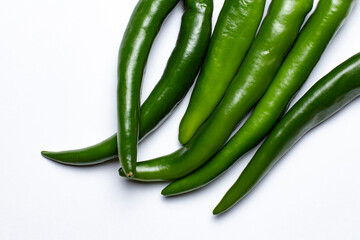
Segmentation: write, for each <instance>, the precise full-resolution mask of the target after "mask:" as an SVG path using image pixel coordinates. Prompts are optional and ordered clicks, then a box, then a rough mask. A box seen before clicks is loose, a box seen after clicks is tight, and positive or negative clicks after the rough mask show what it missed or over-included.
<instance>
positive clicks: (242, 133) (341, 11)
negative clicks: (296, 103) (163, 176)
mask: <svg viewBox="0 0 360 240" xmlns="http://www.w3.org/2000/svg"><path fill="white" fill-rule="evenodd" d="M354 2H355V0H353V1H342V0H332V1H328V0H320V2H319V4H318V6H317V8H316V10H315V12H314V13H313V14H312V16H311V17H310V19H309V20H308V22H307V23H306V25H305V27H304V28H303V29H302V30H301V33H300V35H299V37H298V39H297V40H296V42H295V44H294V46H293V47H292V49H291V51H290V52H289V54H288V56H287V57H286V59H285V61H284V63H283V64H282V66H281V68H280V70H279V72H278V73H277V75H276V77H275V79H274V80H273V82H272V83H271V85H270V87H269V89H268V90H267V91H266V93H265V95H264V96H263V97H262V99H261V100H260V102H259V103H258V104H257V106H256V107H255V109H254V111H253V113H252V115H251V116H250V117H249V119H248V120H247V121H246V122H245V124H244V125H243V126H242V127H241V128H240V130H239V131H238V132H237V133H236V134H235V135H234V136H233V137H232V138H231V140H230V141H229V142H228V143H227V144H226V145H225V146H224V147H223V148H222V149H221V150H220V152H218V153H217V154H216V155H215V156H214V157H213V158H212V159H211V160H210V161H209V162H207V163H206V164H205V165H204V166H203V167H201V168H199V169H198V170H196V171H195V172H193V173H191V174H190V175H188V176H186V177H184V178H183V179H179V180H177V181H175V182H173V183H171V184H170V185H169V186H167V187H166V188H165V189H164V190H163V191H162V194H163V195H166V196H172V195H177V194H182V193H186V192H189V191H192V190H195V189H198V188H200V187H203V186H205V185H206V184H208V183H210V182H211V181H212V180H214V179H215V178H216V177H218V176H220V175H221V174H222V173H223V172H225V171H226V170H227V169H228V168H229V167H231V166H232V164H233V163H234V162H235V161H236V160H237V159H239V158H240V157H241V156H243V155H244V154H245V153H246V152H248V151H249V150H250V149H252V148H253V147H255V146H256V145H257V144H259V143H260V142H261V141H262V140H263V139H264V138H265V136H266V134H267V133H268V132H269V131H270V130H271V129H272V128H273V126H274V125H275V124H276V122H277V121H278V119H279V118H280V117H281V116H282V114H283V113H284V112H285V111H286V108H287V106H288V104H289V102H290V101H291V99H292V98H293V97H294V95H295V94H296V92H297V91H298V90H299V88H300V87H301V86H302V84H303V83H304V82H305V81H306V79H307V78H308V76H309V74H310V73H311V71H312V70H313V68H314V67H315V65H316V64H317V62H318V61H319V59H320V57H321V55H322V53H323V52H324V51H325V49H326V47H327V45H328V44H329V42H330V40H331V39H332V37H333V35H334V34H335V32H336V31H337V30H338V29H339V27H340V26H341V24H342V22H343V20H344V19H345V18H346V16H347V15H348V13H349V12H350V10H351V8H352V6H353V3H354Z"/></svg>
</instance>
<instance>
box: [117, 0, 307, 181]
mask: <svg viewBox="0 0 360 240" xmlns="http://www.w3.org/2000/svg"><path fill="white" fill-rule="evenodd" d="M312 5H313V1H312V0H275V1H272V3H271V5H270V7H269V11H268V14H267V16H266V18H265V19H264V21H263V23H262V25H261V27H260V30H259V33H258V35H257V37H256V38H255V40H254V42H253V44H252V46H251V48H250V50H249V53H248V54H247V56H246V58H245V60H244V62H243V64H242V65H241V67H240V69H239V73H238V74H237V76H236V77H235V78H234V80H233V81H232V83H231V84H230V86H229V88H228V90H227V92H226V94H225V96H224V98H223V99H222V101H221V102H220V104H219V106H218V107H217V108H216V110H215V112H214V113H213V114H212V115H211V117H210V118H209V119H208V121H207V122H206V123H205V125H204V126H203V127H202V128H201V129H200V130H199V131H198V132H197V134H196V135H195V136H194V137H193V138H192V140H191V141H190V142H189V143H188V144H186V145H185V146H184V147H183V148H181V149H180V150H178V151H176V152H175V153H173V154H170V155H168V156H164V157H160V158H157V159H154V160H150V161H145V162H140V163H138V164H137V166H138V167H136V176H135V177H134V178H133V179H135V180H140V181H159V180H172V179H177V178H180V177H183V176H185V175H187V174H189V173H190V172H192V171H194V170H196V169H197V168H199V167H200V166H201V165H203V164H204V163H205V162H206V161H208V160H209V159H210V158H211V157H212V156H213V155H214V154H215V153H216V152H217V151H218V150H219V149H220V148H221V147H222V146H223V145H224V143H225V142H226V140H227V139H228V138H229V137H230V135H231V133H232V131H233V130H234V128H235V127H236V125H237V124H238V123H239V122H240V120H241V119H242V118H244V117H245V115H246V114H247V113H248V112H249V111H250V110H251V108H252V107H253V106H254V104H255V103H256V102H257V101H258V100H259V99H260V98H261V97H262V95H263V94H264V93H265V91H266V89H267V87H268V86H269V85H270V83H271V81H272V80H273V78H274V76H275V75H276V72H277V70H278V69H279V67H280V65H281V63H282V61H283V60H284V58H285V55H286V53H287V51H288V50H289V48H290V47H291V45H292V44H293V42H294V41H295V39H296V37H297V35H298V32H299V29H300V27H301V25H302V23H303V21H304V19H305V17H306V15H307V14H308V13H309V11H310V10H311V8H312ZM120 174H121V175H122V176H123V175H124V172H123V170H122V169H120Z"/></svg>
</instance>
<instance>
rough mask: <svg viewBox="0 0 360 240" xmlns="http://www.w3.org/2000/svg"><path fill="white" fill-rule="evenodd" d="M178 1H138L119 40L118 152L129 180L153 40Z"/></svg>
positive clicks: (134, 164)
mask: <svg viewBox="0 0 360 240" xmlns="http://www.w3.org/2000/svg"><path fill="white" fill-rule="evenodd" d="M177 2H178V0H140V1H139V2H138V4H137V6H136V7H135V9H134V11H133V13H132V16H131V18H130V21H129V23H128V26H127V28H126V30H125V33H124V36H123V39H122V41H121V45H120V50H119V58H118V89H117V116H118V135H117V149H118V153H119V155H118V157H119V160H120V162H121V165H122V167H123V169H124V171H125V173H126V175H127V176H128V177H132V176H133V175H134V173H135V167H136V159H137V144H138V138H139V122H140V119H139V118H140V90H141V81H142V78H143V74H144V70H145V66H146V62H147V59H148V55H149V52H150V49H151V46H152V44H153V41H154V39H155V37H156V35H157V33H158V32H159V29H160V27H161V25H162V23H163V21H164V20H165V18H166V16H167V15H168V14H169V12H170V11H171V10H172V9H173V8H174V7H175V5H176V4H177Z"/></svg>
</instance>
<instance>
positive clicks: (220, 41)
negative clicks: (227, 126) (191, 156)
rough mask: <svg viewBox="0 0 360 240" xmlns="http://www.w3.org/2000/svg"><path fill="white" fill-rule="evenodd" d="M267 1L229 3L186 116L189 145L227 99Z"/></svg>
mask: <svg viewBox="0 0 360 240" xmlns="http://www.w3.org/2000/svg"><path fill="white" fill-rule="evenodd" d="M265 2H266V1H265V0H246V1H244V0H225V3H224V6H223V7H222V9H221V12H220V15H219V17H218V20H217V22H216V26H215V29H214V33H213V35H212V37H211V41H210V45H209V50H208V52H207V54H206V58H205V62H204V65H203V68H202V70H201V73H200V76H199V78H198V80H197V81H196V84H195V88H194V91H193V93H192V95H191V100H190V103H189V106H188V108H187V110H186V113H185V115H184V117H183V119H182V120H181V123H180V127H179V141H180V142H181V143H182V144H185V143H187V142H188V141H189V140H190V139H191V137H192V136H193V135H194V133H195V132H196V130H197V129H198V128H199V127H200V125H201V124H202V123H203V122H205V120H206V119H207V118H208V117H209V116H210V114H211V112H212V111H213V110H214V109H215V107H216V105H217V104H218V103H219V102H220V100H221V98H222V97H223V96H224V94H225V92H226V89H227V87H228V86H229V84H230V82H231V80H232V79H233V78H234V77H235V75H236V71H237V70H238V69H239V67H240V64H241V62H242V61H243V60H244V58H245V55H246V53H247V51H248V50H249V48H250V45H251V43H252V41H253V39H254V37H255V34H256V30H257V29H258V27H259V25H260V21H261V18H262V16H263V12H264V8H265Z"/></svg>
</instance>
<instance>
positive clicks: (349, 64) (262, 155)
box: [213, 54, 360, 214]
mask: <svg viewBox="0 0 360 240" xmlns="http://www.w3.org/2000/svg"><path fill="white" fill-rule="evenodd" d="M358 96H360V54H356V55H355V56H353V57H351V58H350V59H348V60H347V61H345V62H344V63H342V64H341V65H340V66H338V67H337V68H335V69H334V70H333V71H331V72H330V73H329V74H328V75H326V76H325V77H324V78H322V79H321V80H319V81H318V82H317V83H316V84H315V85H314V86H313V87H312V88H311V89H310V90H309V91H308V92H307V93H306V94H305V95H304V96H303V97H302V98H301V99H300V100H299V101H298V102H297V103H296V104H295V105H294V106H293V107H292V108H291V109H290V110H289V112H288V113H287V114H286V115H285V116H284V117H283V118H282V119H281V121H280V122H279V123H278V124H277V125H276V127H275V128H274V130H273V131H272V132H271V133H270V135H269V137H268V138H267V139H266V140H265V142H264V143H263V144H262V145H261V147H260V149H259V150H258V151H257V152H256V154H255V156H254V157H253V158H252V159H251V161H250V163H249V164H248V165H247V166H246V168H245V169H244V171H243V172H242V173H241V175H240V177H239V178H238V180H237V181H236V183H235V184H234V185H233V186H232V187H231V188H230V190H229V191H228V192H227V193H226V194H225V196H224V197H223V199H222V200H221V201H220V203H219V204H218V205H217V206H216V208H215V209H214V211H213V213H214V214H220V213H222V212H224V211H226V210H228V209H229V208H230V207H232V206H233V205H234V204H235V203H236V202H238V201H240V200H241V199H242V198H243V197H245V196H246V195H247V194H248V193H249V192H250V191H251V190H252V189H253V188H254V187H255V186H256V185H257V184H258V183H259V182H260V181H261V179H262V178H263V177H264V176H265V175H266V174H267V173H268V172H269V171H270V169H271V168H272V167H273V166H274V165H275V164H276V163H277V162H278V161H279V160H280V159H281V158H282V157H283V156H284V155H285V154H286V153H287V152H288V151H289V150H290V149H291V148H292V147H293V146H294V144H296V142H297V141H299V140H300V139H301V138H302V137H303V136H304V135H305V134H306V133H307V132H309V131H310V130H311V129H312V128H314V127H316V126H317V125H319V124H320V123H322V122H323V121H325V120H326V119H328V118H329V117H331V116H332V115H333V114H335V113H336V112H338V111H339V110H341V109H342V108H343V107H344V106H346V105H347V104H348V103H350V102H351V101H352V100H354V99H355V98H357V97H358Z"/></svg>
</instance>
